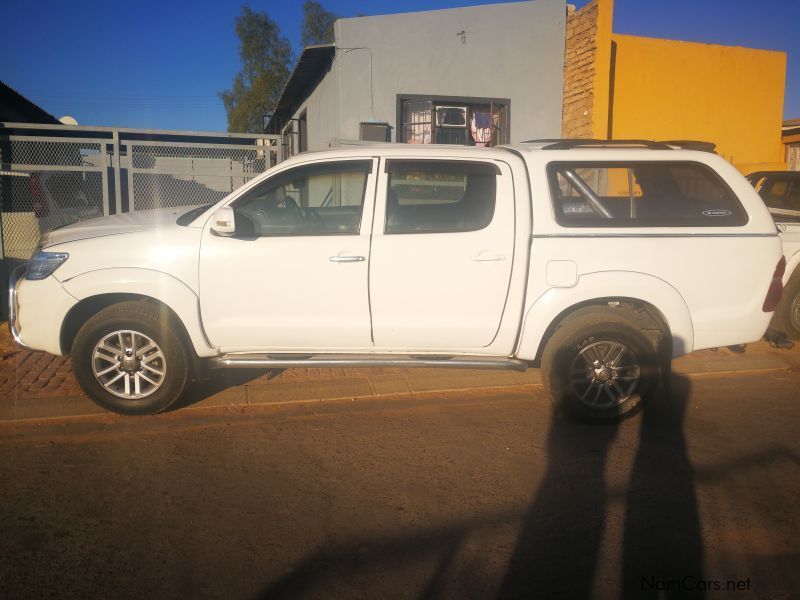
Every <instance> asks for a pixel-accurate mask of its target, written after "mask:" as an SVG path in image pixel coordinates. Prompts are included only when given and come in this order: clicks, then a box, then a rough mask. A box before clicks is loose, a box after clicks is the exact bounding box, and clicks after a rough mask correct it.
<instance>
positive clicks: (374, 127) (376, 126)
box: [358, 121, 392, 142]
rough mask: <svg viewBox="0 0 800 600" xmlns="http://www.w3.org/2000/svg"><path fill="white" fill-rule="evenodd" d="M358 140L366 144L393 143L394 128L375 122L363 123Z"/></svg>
mask: <svg viewBox="0 0 800 600" xmlns="http://www.w3.org/2000/svg"><path fill="white" fill-rule="evenodd" d="M358 139H360V140H364V141H366V142H391V141H392V126H391V125H389V124H388V123H378V122H375V121H370V122H367V123H364V122H362V123H361V128H360V133H359V137H358Z"/></svg>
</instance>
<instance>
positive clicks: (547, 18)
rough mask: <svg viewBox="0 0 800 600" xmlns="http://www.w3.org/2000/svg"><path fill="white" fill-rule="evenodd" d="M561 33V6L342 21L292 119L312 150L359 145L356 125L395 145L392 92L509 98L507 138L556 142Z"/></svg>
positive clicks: (557, 0) (538, 0) (554, 1)
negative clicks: (301, 119)
mask: <svg viewBox="0 0 800 600" xmlns="http://www.w3.org/2000/svg"><path fill="white" fill-rule="evenodd" d="M565 27H566V4H565V2H564V0H535V1H533V2H514V3H508V4H494V5H485V6H475V7H469V8H456V9H448V10H436V11H426V12H416V13H404V14H396V15H384V16H375V17H357V18H352V19H340V20H338V21H336V24H335V39H336V48H337V50H336V57H335V59H334V61H333V65H332V67H331V70H330V71H329V72H328V74H327V75H326V76H325V77H324V79H323V80H322V81H321V83H320V84H319V85H318V86H317V88H316V89H315V90H314V92H313V93H312V94H311V95H310V96H309V98H308V99H307V100H306V102H305V103H304V105H303V106H301V107H300V109H299V110H298V111H297V113H296V114H295V117H297V116H299V114H300V113H301V112H302V111H303V110H306V114H307V119H308V142H309V149H310V150H318V149H322V148H326V147H328V146H329V145H330V143H331V141H332V140H333V139H335V138H339V139H358V135H359V123H360V122H361V121H372V120H376V121H387V122H389V123H390V124H391V125H392V126H393V127H395V130H394V131H393V135H392V139H393V140H396V134H397V129H396V127H397V125H398V124H397V123H396V120H397V96H398V94H420V95H436V96H466V97H486V98H508V99H510V101H511V113H510V123H511V141H512V142H519V141H522V140H525V139H530V138H537V137H538V138H557V137H560V136H561V110H562V94H563V72H564V39H565ZM462 31H463V32H465V36H459V35H458V33H459V32H462ZM462 38H463V39H464V41H462Z"/></svg>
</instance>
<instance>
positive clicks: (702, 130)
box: [598, 34, 786, 173]
mask: <svg viewBox="0 0 800 600" xmlns="http://www.w3.org/2000/svg"><path fill="white" fill-rule="evenodd" d="M610 37H611V40H613V42H615V43H616V59H615V61H614V67H613V80H612V85H613V92H612V102H613V104H612V111H611V113H612V123H611V135H612V137H613V138H615V139H625V138H644V139H655V140H665V139H695V140H704V141H710V142H714V143H715V144H716V145H717V153H718V154H721V155H722V156H724V157H725V158H726V159H728V160H730V161H731V162H733V164H734V165H736V167H737V168H738V169H739V170H740V171H742V172H743V173H749V172H752V171H757V170H761V169H785V168H786V165H785V163H784V156H783V144H782V143H781V122H782V117H783V95H784V83H785V78H786V54H785V53H784V52H774V51H768V50H753V49H750V48H741V47H734V46H718V45H712V44H697V43H692V42H677V41H672V40H662V39H656V38H644V37H635V36H629V35H618V34H611V36H610ZM598 120H600V121H602V120H601V119H598Z"/></svg>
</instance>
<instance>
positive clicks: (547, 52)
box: [270, 0, 786, 173]
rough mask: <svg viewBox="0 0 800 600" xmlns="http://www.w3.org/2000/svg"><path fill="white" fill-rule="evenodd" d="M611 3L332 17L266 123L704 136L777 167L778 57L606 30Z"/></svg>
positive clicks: (433, 132) (378, 129)
mask: <svg viewBox="0 0 800 600" xmlns="http://www.w3.org/2000/svg"><path fill="white" fill-rule="evenodd" d="M613 9H614V4H613V0H592V1H591V2H589V3H588V4H587V5H585V6H584V7H583V8H581V9H580V10H575V9H574V7H572V6H568V5H567V4H566V3H565V2H564V1H563V0H535V1H527V2H515V3H508V4H495V5H487V6H476V7H470V8H458V9H447V10H436V11H428V12H417V13H405V14H395V15H385V16H376V17H359V18H352V19H339V20H337V21H336V23H335V25H334V39H335V43H334V44H330V45H325V46H315V47H310V48H306V49H304V51H303V53H302V54H301V56H300V60H299V61H298V63H297V65H296V67H295V69H294V71H293V72H292V74H291V77H290V79H289V82H288V84H287V85H286V87H285V89H284V90H283V93H282V95H281V98H280V100H279V101H278V104H277V106H276V107H275V110H274V114H273V117H272V120H271V122H270V127H271V129H270V132H272V133H281V134H282V135H283V144H284V150H285V153H286V154H287V155H291V154H294V153H296V152H301V151H304V150H318V149H322V148H326V147H328V146H332V145H336V144H338V143H341V142H342V140H373V141H394V142H408V143H436V142H438V143H456V144H477V145H482V144H486V145H494V144H498V143H507V142H512V143H513V142H520V141H524V140H528V139H536V138H560V137H582V138H597V139H657V140H703V141H708V142H712V143H714V144H715V145H716V148H717V152H718V153H719V154H721V155H722V156H724V157H725V158H727V159H728V160H730V161H731V162H732V163H733V164H734V165H736V166H737V167H738V168H739V169H740V170H741V171H742V172H744V173H749V172H752V171H757V170H770V169H782V168H786V163H785V158H784V146H783V144H782V143H781V118H782V111H783V96H784V85H785V76H786V54H785V53H783V52H775V51H767V50H755V49H750V48H742V47H732V46H720V45H714V44H700V43H691V42H679V41H673V40H664V39H656V38H646V37H638V36H631V35H620V34H616V33H614V32H613V29H612V21H613Z"/></svg>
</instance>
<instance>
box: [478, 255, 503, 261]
mask: <svg viewBox="0 0 800 600" xmlns="http://www.w3.org/2000/svg"><path fill="white" fill-rule="evenodd" d="M505 259H506V255H505V254H476V255H475V256H473V257H472V260H474V261H475V262H491V261H500V260H505Z"/></svg>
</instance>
